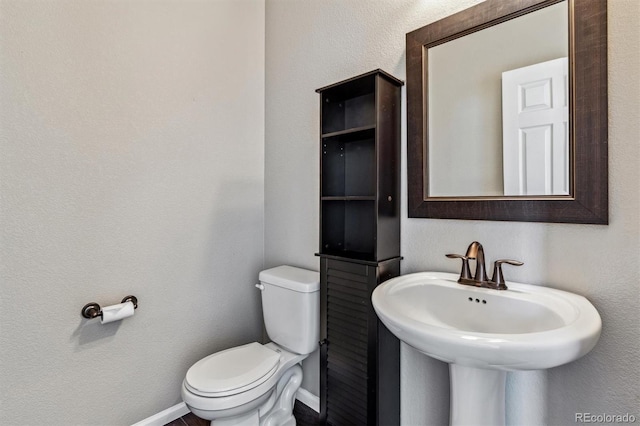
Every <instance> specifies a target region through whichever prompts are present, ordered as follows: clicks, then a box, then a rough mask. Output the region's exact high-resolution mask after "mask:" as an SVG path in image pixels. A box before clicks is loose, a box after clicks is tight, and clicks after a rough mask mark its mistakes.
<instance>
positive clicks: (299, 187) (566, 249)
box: [265, 0, 640, 425]
mask: <svg viewBox="0 0 640 426" xmlns="http://www.w3.org/2000/svg"><path fill="white" fill-rule="evenodd" d="M475 3H478V1H477V0H464V1H456V2H452V1H448V0H431V1H425V0H403V1H398V0H375V1H365V0H350V1H340V0H326V1H322V2H318V1H310V0H305V1H295V2H294V1H286V0H267V10H266V37H267V43H266V59H267V60H266V94H267V95H266V100H267V103H266V145H265V146H266V155H265V156H266V163H265V164H266V165H265V167H266V169H265V180H266V182H265V196H266V209H265V230H266V232H265V261H266V263H267V264H268V265H275V264H277V263H281V262H283V261H287V262H291V263H294V264H299V265H301V266H306V267H309V268H318V259H317V258H316V257H314V256H313V253H314V252H315V251H317V248H318V202H317V199H318V177H317V176H318V149H317V144H318V97H317V94H316V93H315V92H314V90H315V89H316V88H318V87H322V86H323V85H326V84H330V83H333V82H336V81H339V80H342V79H344V78H347V77H351V76H354V75H357V74H359V73H362V72H366V71H369V70H372V69H375V68H382V69H384V70H386V71H389V72H391V73H392V74H394V75H396V76H397V77H399V78H404V77H405V44H404V43H405V39H404V36H405V33H407V32H408V31H411V30H413V29H416V28H418V27H421V26H423V25H426V24H428V23H430V22H433V21H436V20H438V19H441V18H443V17H445V16H447V15H449V14H451V13H453V12H456V11H459V10H461V9H464V8H466V7H468V6H471V5H472V4H475ZM639 19H640V3H638V2H637V1H636V0H611V1H609V125H610V131H609V136H610V137H609V141H610V148H609V154H610V163H609V164H610V169H611V170H610V175H609V188H610V218H611V221H610V225H608V226H592V225H564V224H534V223H501V222H481V221H456V220H426V219H407V218H406V197H403V198H404V200H403V211H402V213H403V219H402V255H403V256H404V258H405V259H404V261H403V266H402V269H403V272H405V273H409V272H414V271H420V270H445V271H452V272H454V271H457V268H458V265H457V264H455V263H454V262H451V261H449V260H447V259H446V258H445V257H444V253H449V252H461V251H463V250H465V248H466V247H467V245H468V244H469V243H470V242H471V241H473V240H479V241H481V242H482V243H483V244H484V246H485V249H486V252H487V256H488V258H489V259H488V260H490V261H491V260H494V259H497V258H499V257H511V258H515V259H520V260H523V261H524V262H525V263H526V265H525V266H524V267H521V268H517V269H516V268H512V269H510V270H509V272H508V277H509V278H510V279H512V280H514V281H522V282H528V283H532V284H543V285H549V286H552V287H556V288H561V289H565V290H569V291H573V292H577V293H579V294H582V295H584V296H586V297H587V298H589V299H590V300H591V301H592V302H593V303H594V305H595V306H596V307H597V308H598V310H599V311H600V314H601V315H602V319H603V323H604V326H603V334H602V337H601V340H600V342H599V344H598V345H597V346H596V348H595V349H594V350H593V352H592V353H590V354H589V355H587V356H586V357H584V358H583V359H581V360H579V361H577V362H574V363H572V364H569V365H566V366H561V367H558V368H555V369H552V370H548V371H544V372H527V373H516V374H512V375H511V376H510V378H509V380H508V389H507V394H508V396H507V398H508V401H507V407H508V423H509V424H521V425H526V424H530V425H541V424H553V425H561V424H567V425H568V424H574V413H576V412H591V413H603V412H604V413H613V414H615V413H625V412H630V413H635V414H636V417H640V412H638V407H639V406H640V377H639V374H640V373H639V370H638V368H637V360H638V355H639V353H640V339H638V329H639V325H640V324H639V318H640V317H639V315H638V309H637V306H638V303H639V302H640V256H639V253H640V221H639V220H638V211H639V209H640V191H639V190H638V182H639V181H640V175H639V172H638V170H639V169H640V153H639V150H640V135H639V132H640V130H639V127H638V126H639V123H640V105H639V97H638V92H639V90H640V80H639V77H638V75H639V74H640V64H639V51H638V48H637V46H638V40H639V38H640V34H639V27H638V25H637V22H638V20H639ZM403 114H406V111H404V112H403ZM405 133H406V128H403V153H404V154H403V155H404V156H405V158H406V152H405V144H406V140H405V139H404V138H405ZM404 164H406V161H404ZM404 191H406V171H405V170H403V194H404ZM308 371H317V366H312V365H307V366H306V371H305V374H307V372H308ZM316 374H317V373H316ZM310 376H311V373H309V374H307V377H309V378H310ZM401 379H402V423H403V424H405V425H429V424H431V425H442V424H446V423H447V421H448V399H449V398H448V390H449V389H448V387H449V386H448V370H447V366H446V365H445V364H443V363H441V362H439V361H434V360H431V359H428V358H427V357H426V356H423V355H422V354H420V353H418V352H416V351H415V350H412V349H411V348H409V347H407V346H403V348H402V377H401ZM317 386H318V385H317V382H309V381H307V382H306V383H305V387H306V388H307V389H309V390H312V391H317Z"/></svg>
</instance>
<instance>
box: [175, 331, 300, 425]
mask: <svg viewBox="0 0 640 426" xmlns="http://www.w3.org/2000/svg"><path fill="white" fill-rule="evenodd" d="M306 357H307V355H300V354H294V353H291V352H289V351H287V350H286V349H284V348H281V347H279V346H278V345H276V344H275V343H268V344H266V345H261V344H259V343H255V342H254V343H250V344H248V345H244V346H239V347H236V348H232V349H228V350H226V351H222V352H218V353H215V354H213V355H210V356H208V357H207V358H204V359H202V360H200V361H198V362H197V363H196V364H194V365H193V367H191V369H189V372H188V373H187V376H186V377H185V379H184V381H183V385H182V399H183V400H184V402H185V403H186V404H187V407H189V409H190V410H191V411H192V412H193V413H194V414H195V415H197V416H198V417H200V418H203V419H206V420H211V421H212V422H211V424H212V425H215V426H222V425H245V424H246V425H258V424H259V425H273V426H276V425H285V424H287V423H286V421H287V417H291V416H292V412H293V404H294V402H295V401H294V398H295V393H296V391H297V390H298V388H299V387H300V383H301V382H302V369H301V368H300V366H299V363H300V362H301V361H302V360H303V359H305V358H306ZM278 401H279V402H280V403H279V404H277V402H278ZM267 414H272V415H271V417H269V418H267ZM261 418H262V419H261ZM290 424H291V425H295V420H293V422H292V423H290Z"/></svg>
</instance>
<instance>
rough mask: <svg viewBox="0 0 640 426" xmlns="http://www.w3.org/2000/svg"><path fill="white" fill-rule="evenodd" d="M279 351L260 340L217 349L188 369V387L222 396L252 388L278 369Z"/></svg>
mask: <svg viewBox="0 0 640 426" xmlns="http://www.w3.org/2000/svg"><path fill="white" fill-rule="evenodd" d="M279 363H280V353H279V352H276V351H274V350H272V349H270V348H268V347H267V346H264V345H261V344H259V343H257V342H253V343H249V344H247V345H243V346H238V347H235V348H231V349H227V350H224V351H221V352H216V353H215V354H213V355H209V356H208V357H206V358H203V359H201V360H200V361H198V362H196V363H195V364H194V365H193V366H192V367H191V368H190V369H189V371H188V372H187V375H186V377H185V381H184V383H185V387H186V388H187V389H188V390H189V391H190V392H192V393H194V394H196V395H200V396H204V397H210V398H215V397H223V396H230V395H235V394H238V393H241V392H245V391H247V390H250V389H253V388H255V387H257V386H259V385H261V384H262V383H264V382H266V381H267V380H269V378H270V377H271V376H273V374H274V373H275V372H276V370H277V369H278V364H279Z"/></svg>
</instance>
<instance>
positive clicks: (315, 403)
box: [296, 388, 320, 413]
mask: <svg viewBox="0 0 640 426" xmlns="http://www.w3.org/2000/svg"><path fill="white" fill-rule="evenodd" d="M296 399H297V400H298V401H300V402H302V403H303V404H304V405H306V406H307V407H309V408H311V409H312V410H313V411H315V412H316V413H319V412H320V398H319V397H317V396H315V395H314V394H312V393H311V392H309V391H308V390H306V389H302V388H300V389H298V393H297V394H296Z"/></svg>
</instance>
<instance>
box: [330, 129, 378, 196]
mask: <svg viewBox="0 0 640 426" xmlns="http://www.w3.org/2000/svg"><path fill="white" fill-rule="evenodd" d="M321 161H322V181H321V182H322V197H349V196H352V197H365V196H366V197H373V196H375V194H376V143H375V128H373V127H367V128H364V129H360V130H358V131H349V132H346V133H345V132H340V133H339V134H334V135H333V136H329V137H324V138H322V160H321Z"/></svg>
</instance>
